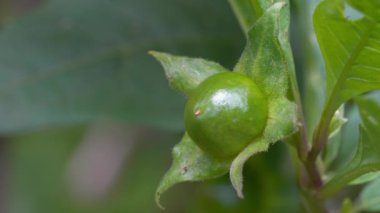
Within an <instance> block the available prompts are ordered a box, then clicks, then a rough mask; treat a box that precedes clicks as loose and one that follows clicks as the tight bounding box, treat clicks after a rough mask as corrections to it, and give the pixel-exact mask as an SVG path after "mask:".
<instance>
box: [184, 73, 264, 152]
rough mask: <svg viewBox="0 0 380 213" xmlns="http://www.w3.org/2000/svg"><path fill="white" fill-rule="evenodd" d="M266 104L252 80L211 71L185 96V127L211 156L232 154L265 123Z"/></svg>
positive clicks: (255, 135) (260, 131) (250, 139)
mask: <svg viewBox="0 0 380 213" xmlns="http://www.w3.org/2000/svg"><path fill="white" fill-rule="evenodd" d="M267 105H268V103H267V99H266V97H265V96H264V94H263V93H262V92H261V91H260V89H259V88H258V87H257V85H256V84H255V82H254V81H252V80H251V79H250V78H248V77H247V76H245V75H242V74H239V73H233V72H223V73H218V74H215V75H213V76H211V77H209V78H207V79H206V80H205V81H203V82H202V83H201V84H200V85H199V86H198V87H197V88H196V89H195V90H194V91H193V92H192V93H191V94H190V96H189V99H188V102H187V104H186V108H185V126H186V130H187V133H188V134H189V136H190V137H191V138H192V139H193V141H194V142H195V143H196V144H197V145H198V146H199V147H200V148H201V149H202V150H204V151H205V152H206V153H208V154H210V155H212V156H215V157H222V158H228V157H234V156H236V155H237V154H238V153H239V152H240V151H241V150H242V149H244V147H246V146H247V145H248V144H249V143H251V142H252V141H253V140H254V139H255V138H256V137H257V136H259V135H260V134H261V133H262V132H263V130H264V128H265V125H266V121H267V116H268V106H267Z"/></svg>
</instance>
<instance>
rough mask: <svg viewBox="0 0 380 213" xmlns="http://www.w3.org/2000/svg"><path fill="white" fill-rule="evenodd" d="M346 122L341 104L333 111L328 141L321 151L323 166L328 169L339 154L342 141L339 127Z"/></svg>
mask: <svg viewBox="0 0 380 213" xmlns="http://www.w3.org/2000/svg"><path fill="white" fill-rule="evenodd" d="M346 122H347V118H345V117H344V105H342V106H341V107H340V108H339V109H338V110H337V111H336V112H335V115H334V117H333V118H332V120H331V123H330V126H329V137H328V138H329V143H328V144H327V145H326V147H325V150H324V153H323V162H324V165H325V167H326V168H328V169H330V166H331V165H332V164H333V163H334V161H335V159H336V158H337V157H338V155H339V149H340V147H341V143H342V132H341V129H342V127H343V125H344V124H345V123H346Z"/></svg>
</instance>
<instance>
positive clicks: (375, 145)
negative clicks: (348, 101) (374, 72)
mask: <svg viewBox="0 0 380 213" xmlns="http://www.w3.org/2000/svg"><path fill="white" fill-rule="evenodd" d="M356 102H357V103H358V105H359V107H360V115H361V119H362V122H363V126H361V128H360V143H359V147H358V149H357V151H356V154H355V156H354V157H353V159H352V160H351V161H350V162H349V163H348V164H347V165H346V167H343V168H342V169H341V170H340V171H338V172H337V174H336V175H335V176H334V177H333V178H332V179H331V180H330V181H329V182H327V184H326V185H325V186H324V187H323V188H322V190H321V195H322V196H324V197H327V196H330V195H332V194H333V193H335V192H336V191H338V190H339V189H340V188H342V187H344V186H345V185H347V184H348V183H349V182H351V181H353V180H355V179H356V178H358V177H361V176H362V175H364V174H367V173H371V172H375V171H380V143H379V142H378V138H379V132H380V105H379V104H377V103H376V101H373V100H371V99H368V98H367V99H364V98H361V99H359V98H358V99H357V100H356Z"/></svg>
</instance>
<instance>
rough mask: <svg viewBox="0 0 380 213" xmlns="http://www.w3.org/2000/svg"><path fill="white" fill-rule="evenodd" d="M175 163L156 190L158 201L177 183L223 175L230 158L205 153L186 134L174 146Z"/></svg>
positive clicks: (226, 170) (158, 202)
mask: <svg viewBox="0 0 380 213" xmlns="http://www.w3.org/2000/svg"><path fill="white" fill-rule="evenodd" d="M172 155H173V163H172V166H171V167H170V169H169V171H167V172H166V174H165V176H164V177H163V179H162V180H161V182H160V184H159V186H158V188H157V191H156V203H157V205H158V206H160V207H161V208H163V207H162V206H161V204H160V197H161V195H162V194H163V193H164V192H165V191H166V190H168V189H169V188H170V187H172V186H173V185H175V184H177V183H181V182H187V181H201V180H207V179H212V178H216V177H219V176H222V175H224V174H226V173H227V172H228V168H229V165H230V160H221V159H215V158H213V157H211V156H209V155H207V154H205V153H204V152H203V151H202V150H201V149H200V148H199V147H198V146H197V145H196V144H195V143H194V142H193V141H192V140H191V138H190V137H189V136H188V135H187V134H185V135H184V137H183V138H182V140H181V142H180V143H179V144H177V145H176V146H175V147H174V148H173V153H172Z"/></svg>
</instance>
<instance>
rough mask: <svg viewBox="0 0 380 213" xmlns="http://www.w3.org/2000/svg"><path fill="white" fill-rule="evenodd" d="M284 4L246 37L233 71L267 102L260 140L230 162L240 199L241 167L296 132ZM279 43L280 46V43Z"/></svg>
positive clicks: (256, 24)
mask: <svg viewBox="0 0 380 213" xmlns="http://www.w3.org/2000/svg"><path fill="white" fill-rule="evenodd" d="M284 6H285V4H284V3H283V2H281V3H275V4H274V5H273V6H272V7H270V8H269V9H268V10H267V11H266V12H265V14H264V15H263V16H262V17H261V18H260V19H259V20H258V21H257V22H256V23H255V25H254V26H253V28H252V29H251V30H250V31H249V33H248V43H247V46H246V48H245V50H244V52H243V54H242V56H241V58H240V60H239V62H238V64H237V65H236V67H235V69H234V71H236V72H242V73H244V74H246V75H248V76H250V77H251V78H252V79H253V80H254V81H255V82H256V83H257V85H258V86H259V87H260V88H261V89H262V91H263V92H264V93H265V94H266V97H267V98H268V108H269V113H268V121H267V125H266V127H265V130H264V133H263V135H262V137H261V138H258V139H257V140H255V141H253V142H252V143H251V144H250V145H248V146H247V147H246V149H244V150H243V151H242V152H241V153H240V154H239V155H238V156H237V157H236V158H235V160H234V161H233V163H232V165H231V170H230V178H231V182H232V185H233V186H234V188H235V190H236V191H237V194H238V195H239V196H240V197H243V193H242V188H243V174H242V171H243V166H244V163H245V162H246V160H247V159H248V158H249V157H251V156H253V155H255V154H256V153H258V152H262V151H266V150H267V149H268V147H269V145H270V144H271V143H274V142H277V141H279V140H281V139H283V138H285V137H286V136H288V135H290V134H292V133H294V132H295V131H296V105H295V104H294V103H292V102H290V101H289V100H288V99H287V98H286V93H287V91H288V78H289V70H290V69H291V68H292V65H291V64H292V60H291V59H290V58H291V57H290V58H289V56H291V55H290V54H288V52H287V51H288V50H290V48H289V49H288V48H285V47H284V46H285V40H282V39H284V36H286V33H285V32H284V30H285V29H287V28H285V27H284V26H286V25H284V24H283V23H282V22H281V21H280V20H283V21H284V20H285V21H286V19H280V17H281V15H282V14H283V13H282V12H283V10H288V7H284ZM281 40H282V42H280V41H281Z"/></svg>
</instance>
